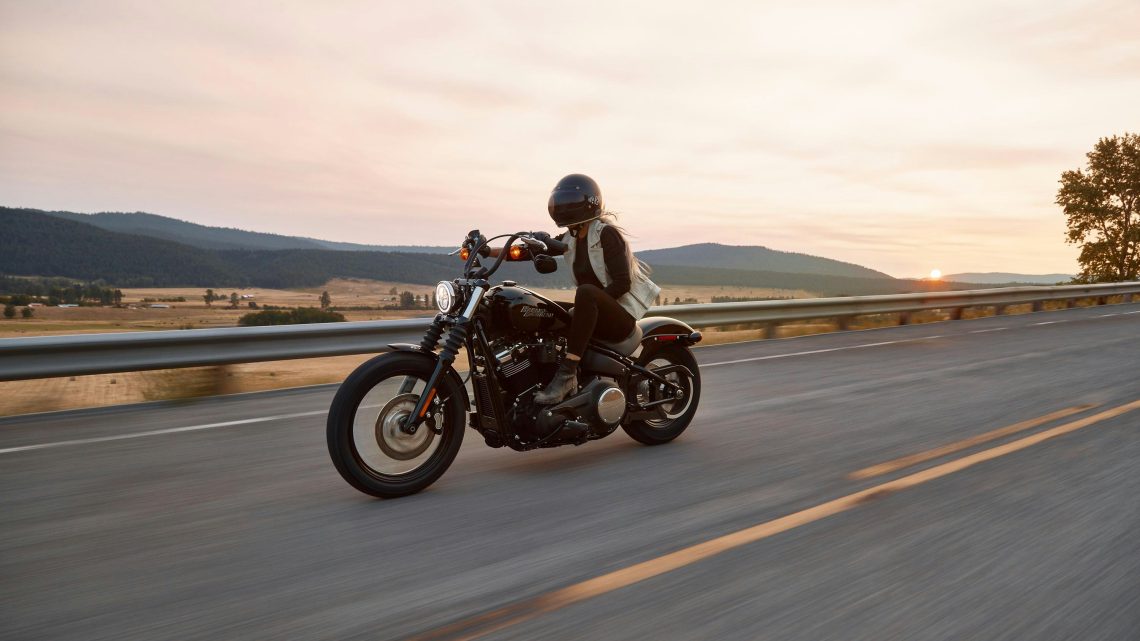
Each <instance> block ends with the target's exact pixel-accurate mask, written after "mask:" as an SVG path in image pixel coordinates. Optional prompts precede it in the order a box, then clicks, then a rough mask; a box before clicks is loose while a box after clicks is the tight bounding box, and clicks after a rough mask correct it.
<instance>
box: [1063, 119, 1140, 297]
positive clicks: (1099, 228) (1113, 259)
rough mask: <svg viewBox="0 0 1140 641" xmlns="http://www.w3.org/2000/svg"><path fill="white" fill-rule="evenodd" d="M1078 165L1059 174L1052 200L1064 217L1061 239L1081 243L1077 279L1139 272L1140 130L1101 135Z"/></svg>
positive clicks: (1108, 278)
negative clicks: (1081, 165) (1065, 228)
mask: <svg viewBox="0 0 1140 641" xmlns="http://www.w3.org/2000/svg"><path fill="white" fill-rule="evenodd" d="M1086 157H1087V158H1088V164H1087V166H1086V168H1085V169H1084V170H1081V169H1076V170H1072V171H1066V172H1064V173H1062V174H1061V188H1060V189H1059V190H1057V204H1058V205H1060V206H1061V208H1062V209H1063V210H1064V212H1065V217H1066V218H1067V219H1068V221H1067V224H1068V228H1069V229H1068V232H1067V233H1066V237H1067V238H1066V242H1068V243H1072V244H1079V245H1081V254H1080V256H1079V257H1078V258H1077V262H1078V263H1079V264H1080V266H1081V273H1080V274H1079V275H1078V276H1077V279H1078V280H1080V281H1082V282H1086V283H1088V282H1097V281H1116V282H1119V281H1129V280H1136V279H1137V277H1138V276H1140V134H1129V133H1125V134H1124V135H1123V136H1120V137H1118V136H1113V137H1111V138H1101V139H1100V141H1098V142H1097V143H1096V145H1095V146H1094V147H1093V150H1092V151H1090V152H1089V153H1088V154H1086Z"/></svg>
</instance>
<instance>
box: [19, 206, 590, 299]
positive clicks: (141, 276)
mask: <svg viewBox="0 0 1140 641" xmlns="http://www.w3.org/2000/svg"><path fill="white" fill-rule="evenodd" d="M461 265H462V263H461V262H460V261H459V259H458V258H456V257H453V256H446V255H444V254H430V253H398V252H380V251H337V250H331V249H278V250H253V249H203V248H200V247H191V246H189V245H184V244H181V243H176V242H173V241H169V240H165V239H161V238H154V237H148V236H143V235H137V234H124V233H118V232H112V231H107V230H105V229H100V228H98V227H95V226H93V225H90V224H86V223H83V222H77V221H76V220H73V219H69V218H67V217H61V216H53V215H49V214H48V213H45V212H42V211H39V210H34V209H11V208H0V273H3V274H12V275H29V276H31V275H35V276H61V277H68V278H77V279H81V280H87V281H94V280H102V281H104V282H106V283H109V284H114V285H117V286H124V287H125V286H134V287H141V286H153V287H179V286H186V287H191V286H201V287H216V286H224V287H244V286H258V287H273V288H289V287H315V286H318V285H322V284H324V283H326V282H328V281H329V280H330V279H332V278H337V277H344V278H369V279H375V280H388V281H394V282H403V283H417V284H431V283H435V282H437V281H440V280H444V279H451V278H454V277H455V276H456V275H457V272H458V270H459V268H460V266H461ZM498 276H499V277H501V278H504V279H514V280H517V281H519V282H522V283H528V284H532V285H536V286H537V285H543V286H552V287H558V286H561V285H563V284H564V283H565V282H568V281H565V280H564V277H565V275H564V274H560V273H558V274H552V275H549V276H544V275H541V274H538V273H537V272H535V271H534V269H533V268H532V267H531V266H530V265H529V264H526V265H523V264H511V265H508V266H506V268H505V269H503V270H501V271H500V272H499V274H498Z"/></svg>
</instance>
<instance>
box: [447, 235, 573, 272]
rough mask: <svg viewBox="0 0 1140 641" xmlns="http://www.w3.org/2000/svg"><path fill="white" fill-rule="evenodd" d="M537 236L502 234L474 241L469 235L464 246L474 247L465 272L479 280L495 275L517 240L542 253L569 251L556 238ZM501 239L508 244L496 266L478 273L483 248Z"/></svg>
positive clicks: (564, 244) (465, 266)
mask: <svg viewBox="0 0 1140 641" xmlns="http://www.w3.org/2000/svg"><path fill="white" fill-rule="evenodd" d="M474 233H475V232H473V234H474ZM535 236H536V234H535V233H534V232H525V231H520V232H515V233H513V234H502V235H499V236H495V237H492V238H484V237H482V235H480V238H479V240H478V241H474V238H473V237H472V236H471V235H469V236H468V241H467V242H466V243H464V244H465V245H466V244H471V245H472V246H471V247H470V248H469V251H470V255H469V256H468V257H467V261H466V263H465V264H464V266H463V272H464V273H465V274H466V275H468V276H469V277H470V276H475V277H478V278H488V277H490V276H491V274H493V273H495V271H497V270H498V269H499V267H500V266H501V265H502V264H503V260H505V259H506V258H507V256H508V255H509V254H510V247H511V245H513V244H514V242H515V241H516V240H522V241H523V243H525V244H526V245H527V247H528V248H531V247H536V248H538V249H539V250H540V251H541V252H545V251H547V250H548V249H549V250H553V251H554V252H556V253H559V254H561V253H564V252H565V251H566V249H567V246H566V243H563V242H562V241H560V240H557V239H555V238H551V237H550V236H549V235H548V234H542V236H543V237H542V238H541V239H539V238H536V237H535ZM500 238H506V239H507V242H506V243H504V244H503V248H502V249H501V250H500V251H499V253H498V256H497V257H496V259H495V262H494V264H492V265H491V266H490V267H482V266H480V267H479V268H478V270H477V271H476V267H475V266H476V265H477V264H478V260H479V257H480V255H481V252H482V250H483V248H485V247H488V246H490V244H491V241H493V240H498V239H500ZM461 249H462V248H461ZM533 257H534V256H533V255H532V256H530V258H532V259H533Z"/></svg>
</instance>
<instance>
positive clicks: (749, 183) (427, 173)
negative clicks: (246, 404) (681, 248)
mask: <svg viewBox="0 0 1140 641" xmlns="http://www.w3.org/2000/svg"><path fill="white" fill-rule="evenodd" d="M699 4H708V5H712V6H711V7H705V6H699ZM1137 25H1140V3H1137V2H1136V1H1135V0H1125V1H1121V2H1076V1H1057V2H1049V1H1042V0H1034V1H1013V2H973V1H970V2H965V1H963V2H942V1H939V2H906V3H902V2H843V1H838V0H835V1H820V2H799V3H789V2H732V3H729V2H723V3H693V2H684V3H681V2H677V3H670V2H652V3H649V2H646V3H636V4H634V3H609V2H596V3H594V2H582V1H579V2H575V3H571V4H564V5H555V4H551V3H542V2H462V3H461V2H419V3H409V2H375V1H372V2H319V3H317V2H293V3H290V2H273V3H269V2H234V1H226V2H158V1H149V2H78V1H77V2H46V1H45V2H5V3H3V4H0V91H2V96H3V101H2V102H0V204H3V205H8V206H25V207H37V208H44V209H67V210H72V211H83V212H93V211H148V212H153V213H158V214H163V215H167V216H173V217H176V218H181V219H184V220H190V221H194V222H198V223H203V224H208V225H224V226H231V227H239V228H244V229H253V230H257V231H269V232H276V233H283V234H295V235H306V236H314V237H319V238H325V239H329V240H341V241H353V242H363V243H377V244H450V243H452V242H456V241H457V240H458V239H459V238H460V237H461V236H462V234H463V233H465V232H466V231H467V230H468V229H471V228H473V227H478V228H481V229H483V230H484V231H497V232H501V231H513V230H516V229H545V228H548V227H550V224H549V221H548V219H547V218H546V212H545V205H546V196H547V194H548V192H549V190H550V188H551V187H552V186H553V184H554V183H555V182H556V181H557V180H558V178H560V177H561V176H562V175H564V174H566V173H571V172H585V173H588V174H590V175H591V176H594V177H595V178H596V179H597V180H598V181H599V182H600V183H601V185H602V188H603V190H604V191H605V194H606V198H607V201H608V204H609V205H610V207H611V208H613V209H616V210H617V211H619V212H621V213H622V214H623V221H624V223H625V224H626V226H627V227H629V228H630V229H631V231H632V232H633V233H634V234H635V236H636V238H635V239H634V245H635V247H636V248H639V249H648V248H655V247H665V246H672V245H678V244H685V243H691V242H702V241H710V242H723V243H729V244H757V245H766V246H769V247H772V248H775V249H782V250H787V251H799V252H805V253H811V254H817V255H823V256H828V257H831V258H837V259H841V260H847V261H851V262H855V263H859V264H862V265H866V266H868V267H872V268H875V269H879V270H882V271H886V272H888V273H890V274H893V275H897V276H918V275H923V274H925V273H927V272H929V271H930V269H932V268H935V267H937V268H941V269H942V271H943V272H946V273H951V272H961V271H1014V272H1024V273H1041V272H1069V273H1073V272H1075V271H1076V264H1075V257H1076V253H1077V250H1076V248H1074V247H1073V246H1070V245H1066V244H1065V243H1064V237H1063V231H1064V219H1063V216H1062V215H1061V212H1060V210H1059V208H1058V207H1057V206H1056V205H1054V204H1053V199H1054V196H1055V192H1056V188H1057V180H1058V178H1059V176H1060V174H1061V172H1062V171H1063V170H1065V169H1072V168H1076V167H1079V166H1081V165H1083V163H1084V154H1085V152H1087V151H1088V150H1089V149H1090V148H1091V147H1092V145H1093V143H1095V142H1096V140H1097V139H1098V138H1099V137H1102V136H1108V135H1113V134H1120V133H1124V132H1125V131H1137V130H1140V120H1138V119H1137V114H1140V106H1138V105H1140V38H1137V35H1136V26H1137Z"/></svg>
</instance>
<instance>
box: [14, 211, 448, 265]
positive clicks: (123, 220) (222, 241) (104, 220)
mask: <svg viewBox="0 0 1140 641" xmlns="http://www.w3.org/2000/svg"><path fill="white" fill-rule="evenodd" d="M5 209H6V208H5ZM27 211H40V210H27ZM42 213H45V214H48V215H51V216H55V217H56V218H65V219H67V220H72V221H75V222H80V223H87V224H89V225H94V226H95V227H98V228H100V229H104V230H106V231H113V232H119V233H123V234H136V235H139V236H150V237H152V238H162V239H165V240H172V241H175V242H178V243H182V244H184V245H190V246H193V247H200V248H202V249H332V250H336V251H388V252H408V253H429V254H446V253H447V252H449V251H451V250H453V249H455V248H454V247H431V246H415V245H392V246H387V245H361V244H357V243H340V242H334V241H329V240H318V239H316V238H305V237H302V236H283V235H281V234H266V233H262V232H256V231H245V230H243V229H232V228H230V227H208V226H206V225H199V224H197V223H191V222H187V221H184V220H178V219H176V218H170V217H167V216H159V215H157V214H148V213H145V212H134V213H119V212H101V213H97V214H78V213H75V212H70V211H45V212H42Z"/></svg>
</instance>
